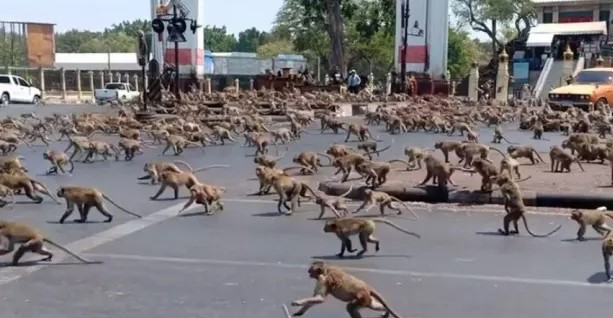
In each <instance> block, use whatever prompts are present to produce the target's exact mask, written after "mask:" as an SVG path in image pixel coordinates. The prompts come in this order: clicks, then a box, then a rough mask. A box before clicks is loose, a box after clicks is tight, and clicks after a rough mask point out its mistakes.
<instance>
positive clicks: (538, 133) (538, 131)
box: [532, 120, 550, 141]
mask: <svg viewBox="0 0 613 318" xmlns="http://www.w3.org/2000/svg"><path fill="white" fill-rule="evenodd" d="M532 131H533V132H534V135H533V136H532V138H533V139H537V140H545V141H550V140H549V139H545V138H543V132H544V128H543V123H541V121H540V120H539V121H537V122H536V123H535V124H534V127H532Z"/></svg>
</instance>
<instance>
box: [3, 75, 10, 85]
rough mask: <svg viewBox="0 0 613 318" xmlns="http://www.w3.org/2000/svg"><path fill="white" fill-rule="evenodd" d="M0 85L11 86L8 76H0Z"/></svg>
mask: <svg viewBox="0 0 613 318" xmlns="http://www.w3.org/2000/svg"><path fill="white" fill-rule="evenodd" d="M0 84H11V80H10V79H9V77H8V76H0Z"/></svg>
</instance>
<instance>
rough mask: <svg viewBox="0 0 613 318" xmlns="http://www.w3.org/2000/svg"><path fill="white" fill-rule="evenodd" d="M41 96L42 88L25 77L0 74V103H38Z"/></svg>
mask: <svg viewBox="0 0 613 318" xmlns="http://www.w3.org/2000/svg"><path fill="white" fill-rule="evenodd" d="M41 97H42V93H41V91H40V89H38V88H36V87H34V86H32V84H30V83H29V82H28V81H26V80H25V79H23V78H21V77H19V76H15V75H10V74H0V104H4V105H6V104H8V103H10V102H18V103H32V104H38V103H39V102H40V99H41Z"/></svg>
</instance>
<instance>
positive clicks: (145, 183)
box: [137, 181, 157, 185]
mask: <svg viewBox="0 0 613 318" xmlns="http://www.w3.org/2000/svg"><path fill="white" fill-rule="evenodd" d="M137 184H142V185H157V184H151V183H150V182H147V181H138V182H137Z"/></svg>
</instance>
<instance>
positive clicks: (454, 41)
mask: <svg viewBox="0 0 613 318" xmlns="http://www.w3.org/2000/svg"><path fill="white" fill-rule="evenodd" d="M478 50H479V48H478V46H477V44H476V43H475V42H474V40H471V39H470V38H469V36H468V32H466V31H462V30H455V29H452V28H450V29H449V47H448V53H447V57H448V59H447V60H448V61H447V64H448V66H447V68H448V69H449V73H451V76H452V78H455V79H458V78H463V77H465V76H467V75H468V73H469V72H470V67H471V64H472V62H473V61H477V60H476V57H477V55H478Z"/></svg>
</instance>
